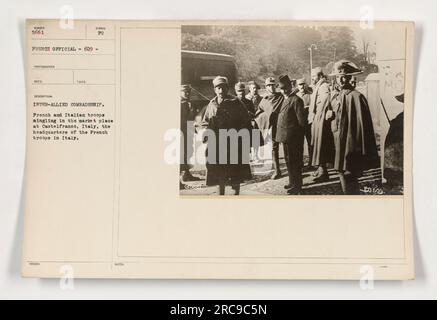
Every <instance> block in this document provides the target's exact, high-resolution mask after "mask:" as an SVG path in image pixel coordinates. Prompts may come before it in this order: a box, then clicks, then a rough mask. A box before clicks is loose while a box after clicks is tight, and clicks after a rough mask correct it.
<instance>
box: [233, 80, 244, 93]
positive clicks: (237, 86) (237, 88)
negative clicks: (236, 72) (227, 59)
mask: <svg viewBox="0 0 437 320" xmlns="http://www.w3.org/2000/svg"><path fill="white" fill-rule="evenodd" d="M244 90H246V86H245V85H244V83H243V82H240V81H239V82H237V83H236V84H235V91H244Z"/></svg>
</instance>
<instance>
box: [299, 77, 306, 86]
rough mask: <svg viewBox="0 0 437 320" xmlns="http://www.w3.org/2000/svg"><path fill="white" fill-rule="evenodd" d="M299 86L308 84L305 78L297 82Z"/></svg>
mask: <svg viewBox="0 0 437 320" xmlns="http://www.w3.org/2000/svg"><path fill="white" fill-rule="evenodd" d="M297 84H298V85H300V84H306V81H305V78H301V79H299V80H297Z"/></svg>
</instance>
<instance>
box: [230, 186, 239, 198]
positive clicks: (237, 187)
mask: <svg viewBox="0 0 437 320" xmlns="http://www.w3.org/2000/svg"><path fill="white" fill-rule="evenodd" d="M232 189H233V190H234V195H236V196H238V195H240V184H234V185H233V186H232Z"/></svg>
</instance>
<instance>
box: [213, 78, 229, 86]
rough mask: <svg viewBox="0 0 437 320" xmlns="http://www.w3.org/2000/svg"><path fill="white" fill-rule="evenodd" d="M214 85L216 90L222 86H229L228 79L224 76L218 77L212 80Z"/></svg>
mask: <svg viewBox="0 0 437 320" xmlns="http://www.w3.org/2000/svg"><path fill="white" fill-rule="evenodd" d="M212 84H213V85H214V88H215V87H217V86H219V85H221V84H226V85H228V78H226V77H222V76H217V77H215V79H214V80H212Z"/></svg>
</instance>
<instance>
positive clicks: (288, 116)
mask: <svg viewBox="0 0 437 320" xmlns="http://www.w3.org/2000/svg"><path fill="white" fill-rule="evenodd" d="M279 89H280V90H281V93H282V95H283V96H284V101H283V103H282V106H281V109H280V112H279V115H278V124H277V126H278V128H277V132H276V137H275V140H276V141H277V142H281V143H282V144H283V147H284V158H285V162H286V164H287V171H288V177H289V184H288V185H286V186H285V188H286V189H287V193H288V194H299V193H300V192H301V189H302V165H303V141H304V134H305V127H306V126H307V124H308V120H307V114H306V112H305V108H304V102H303V100H302V99H301V98H299V97H298V96H297V95H296V91H295V90H294V91H293V87H292V82H291V80H290V78H289V77H288V76H287V75H285V76H281V77H279Z"/></svg>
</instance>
